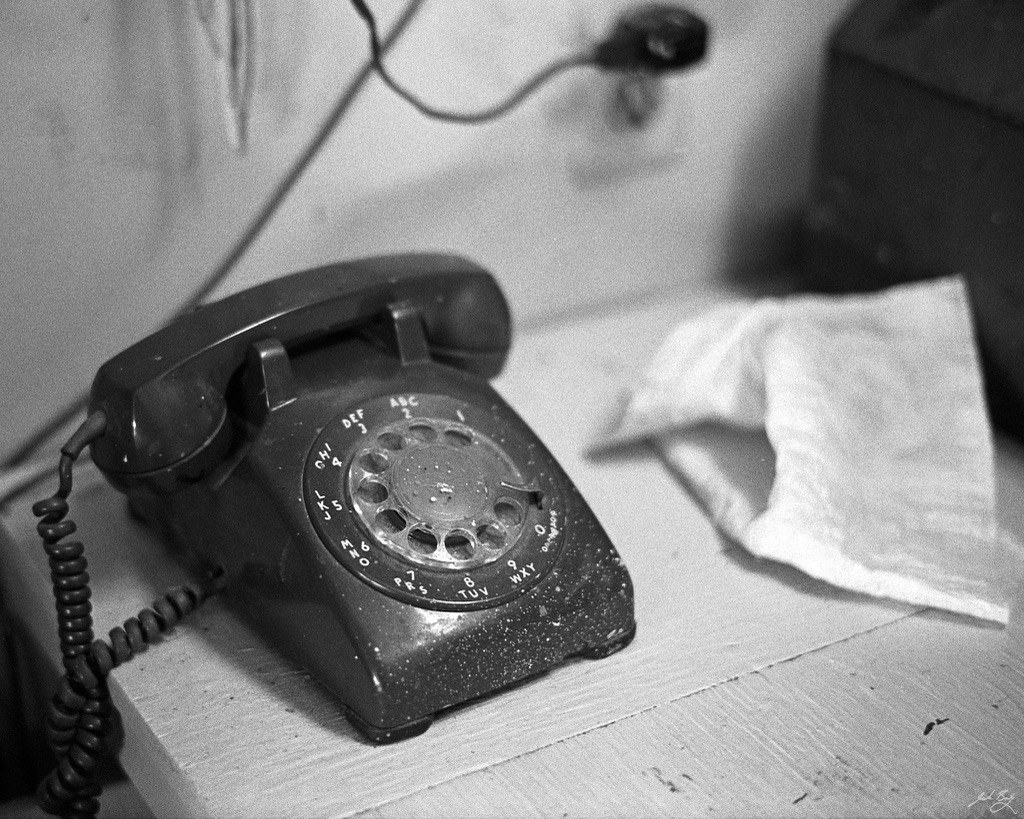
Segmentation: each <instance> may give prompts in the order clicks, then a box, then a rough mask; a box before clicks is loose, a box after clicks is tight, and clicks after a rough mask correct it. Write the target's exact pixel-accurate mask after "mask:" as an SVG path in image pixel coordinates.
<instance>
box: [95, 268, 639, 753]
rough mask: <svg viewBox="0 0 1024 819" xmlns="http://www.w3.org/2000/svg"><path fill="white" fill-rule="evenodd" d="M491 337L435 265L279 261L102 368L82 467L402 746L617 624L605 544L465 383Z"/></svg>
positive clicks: (524, 435)
mask: <svg viewBox="0 0 1024 819" xmlns="http://www.w3.org/2000/svg"><path fill="white" fill-rule="evenodd" d="M510 340H511V321H510V315H509V310H508V306H507V304H506V302H505V299H504V297H503V295H502V293H501V291H500V289H499V288H498V286H497V284H496V283H495V281H494V279H493V278H492V277H491V276H490V274H489V273H487V272H486V271H485V270H484V269H483V268H481V267H479V266H478V265H476V264H474V263H472V262H470V261H468V260H466V259H463V258H460V257H457V256H451V255H442V254H407V255H396V256H385V257H379V258H372V259H364V260H360V261H354V262H349V263H344V264H336V265H330V266H327V267H321V268H317V269H315V270H309V271H305V272H302V273H296V274H294V275H291V276H286V277H284V278H280V279H277V280H274V281H270V282H267V283H265V284H261V285H258V286H256V287H253V288H250V289H248V290H245V291H242V292H239V293H236V294H234V295H231V296H228V297H227V298H224V299H223V300H221V301H219V302H216V303H213V304H210V305H208V306H204V307H201V308H199V309H197V310H196V311H195V312H193V313H191V314H189V315H186V316H184V317H182V318H180V319H178V320H177V321H175V322H174V323H172V324H170V325H168V326H167V327H165V328H164V329H162V330H160V331H158V332H156V333H154V334H153V335H151V336H149V337H148V338H146V339H143V340H142V341H140V342H138V343H137V344H135V345H134V346H132V347H130V348H128V349H127V350H125V351H124V352H122V353H120V354H118V355H117V356H115V357H114V358H112V359H111V360H110V361H108V362H107V363H106V364H104V365H103V367H101V368H100V370H99V371H98V373H97V375H96V378H95V381H94V383H93V388H92V393H91V400H90V411H91V412H102V413H103V414H104V416H105V418H106V427H105V431H104V433H103V435H102V436H101V437H99V438H98V439H96V440H95V441H93V442H92V444H91V448H92V458H93V461H94V462H95V463H96V465H97V466H98V467H99V468H100V470H101V471H102V472H103V474H104V475H105V477H106V478H107V479H108V481H109V482H110V483H111V484H112V485H113V486H114V487H116V488H117V489H119V490H120V491H122V492H124V493H126V494H127V495H128V497H129V500H130V504H131V507H132V509H133V511H135V512H136V513H137V515H139V516H140V517H141V518H142V519H143V520H144V521H146V522H148V523H149V524H151V525H152V526H154V527H155V528H157V529H158V530H159V531H160V532H161V533H162V534H163V535H164V536H165V537H166V538H167V539H168V540H170V541H172V542H173V543H174V544H176V545H177V546H178V547H181V548H184V549H186V550H188V551H189V552H190V553H192V554H194V555H196V556H198V557H199V558H200V559H202V560H204V561H206V562H208V563H209V564H212V565H216V566H218V567H220V568H221V569H222V570H223V572H224V573H225V575H226V579H227V591H226V593H225V599H226V600H227V602H228V603H229V604H230V605H232V606H233V607H234V608H235V609H236V610H237V611H238V612H239V613H240V614H241V615H242V616H243V617H245V618H246V619H247V620H248V621H249V622H250V623H251V624H252V625H253V626H254V627H256V628H257V629H258V630H259V631H260V632H261V633H262V634H263V635H264V636H265V637H266V638H267V639H268V640H269V641H270V642H272V643H273V644H274V645H276V646H278V647H279V649H280V650H281V651H282V652H283V653H285V654H287V655H289V656H290V657H291V658H292V659H293V660H294V661H296V662H297V663H298V664H300V665H302V666H303V667H304V668H306V669H307V670H308V671H310V672H311V673H312V674H313V675H314V676H316V677H317V678H318V679H319V680H320V681H321V683H323V684H324V685H325V687H326V688H327V689H329V690H330V691H331V692H332V693H333V694H334V695H335V696H336V697H337V698H338V699H339V701H340V702H341V704H342V707H343V708H344V709H345V713H346V716H347V717H348V719H349V721H350V722H351V723H352V724H353V725H354V726H355V727H356V728H357V729H358V730H359V731H360V732H361V733H362V734H363V735H364V736H365V737H366V738H367V739H369V740H371V741H374V742H390V741H394V740H398V739H402V738H405V737H409V736H413V735H415V734H418V733H420V732H422V731H424V730H426V728H427V727H428V726H429V725H430V723H431V722H432V720H433V719H434V717H435V715H436V714H437V713H439V712H441V711H443V710H444V709H446V708H448V707H450V706H452V705H455V704H457V703H461V702H465V701H466V700H469V699H473V698H476V697H479V696H481V695H484V694H489V693H491V692H494V691H497V690H500V689H502V688H504V687H506V686H509V685H511V684H513V683H515V682H517V681H519V680H522V679H524V678H526V677H530V676H533V675H536V674H539V673H540V672H542V671H545V670H547V669H549V668H551V667H552V666H554V665H557V664H559V663H561V662H563V661H564V660H565V659H567V658H569V657H574V656H585V657H593V658H597V657H603V656H607V655H608V654H611V653H612V652H614V651H617V650H619V649H621V648H623V647H625V646H626V645H627V644H628V643H629V642H630V640H631V639H632V637H633V635H634V633H635V629H636V625H635V621H634V617H633V591H632V584H631V581H630V578H629V574H628V572H627V570H626V568H625V566H624V565H623V564H622V561H621V560H620V558H619V556H618V554H617V553H616V551H615V548H614V547H613V545H612V544H611V542H610V540H609V539H608V536H607V535H606V534H605V532H604V530H603V529H602V528H601V526H600V524H599V522H598V521H597V519H596V517H595V516H594V514H593V512H592V511H591V510H590V508H589V507H588V506H587V504H586V502H585V501H584V500H583V498H582V497H581V496H580V494H579V492H578V490H577V489H576V487H575V486H574V485H573V484H572V481H571V480H570V479H569V477H568V476H567V475H566V474H565V472H564V471H563V470H562V469H561V467H560V466H559V465H558V464H557V462H556V461H555V459H554V458H553V457H552V456H551V454H550V452H548V451H547V449H546V448H545V447H544V445H543V444H542V443H541V442H540V440H539V439H538V438H537V437H536V435H535V434H534V433H533V432H532V431H531V430H530V429H529V427H528V426H527V425H526V424H525V422H523V420H522V419H520V418H519V416H518V415H516V413H515V412H514V411H513V410H512V409H511V408H510V407H509V406H508V405H507V404H506V403H505V402H504V400H503V399H502V398H501V397H500V396H499V395H498V393H497V392H495V391H494V389H493V388H492V387H491V386H490V384H489V383H488V381H487V379H488V378H491V377H493V376H495V375H497V374H498V373H499V372H500V370H501V368H502V366H503V365H504V362H505V359H506V356H507V354H508V349H509V345H510Z"/></svg>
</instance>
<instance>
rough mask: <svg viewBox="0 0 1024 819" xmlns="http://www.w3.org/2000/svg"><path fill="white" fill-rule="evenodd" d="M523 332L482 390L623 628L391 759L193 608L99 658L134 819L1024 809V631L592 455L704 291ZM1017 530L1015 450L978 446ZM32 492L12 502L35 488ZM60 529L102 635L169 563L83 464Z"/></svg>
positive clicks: (41, 615)
mask: <svg viewBox="0 0 1024 819" xmlns="http://www.w3.org/2000/svg"><path fill="white" fill-rule="evenodd" d="M727 297H728V296H726V295H725V294H722V293H720V292H701V293H680V294H677V295H676V296H674V297H671V298H664V299H661V300H660V301H658V302H656V303H648V304H636V305H632V306H628V305H627V306H623V307H622V308H619V309H614V310H611V311H609V312H607V313H605V314H592V315H590V316H587V317H582V318H578V319H575V320H572V321H567V322H564V323H560V324H558V325H557V326H553V325H543V326H541V325H536V326H533V327H531V328H530V329H529V330H528V331H525V332H522V333H521V334H520V335H519V336H518V337H517V338H516V340H515V344H514V347H513V352H512V356H511V359H510V361H509V364H508V367H507V369H506V371H505V372H504V374H503V375H502V376H501V377H500V378H499V379H498V380H497V382H496V386H497V387H498V389H499V391H500V392H501V393H502V394H503V395H504V396H505V397H506V398H507V400H508V401H509V403H510V404H511V405H512V406H513V407H514V408H515V409H516V410H517V411H518V412H519V413H520V414H521V415H522V416H523V417H524V418H525V419H526V420H527V422H528V423H529V424H530V425H531V426H532V427H533V428H534V430H535V431H536V432H537V433H538V434H539V436H540V437H541V438H542V439H543V440H544V441H545V443H546V444H547V445H548V447H549V448H550V449H551V450H552V452H553V453H554V454H555V456H556V457H557V458H558V459H559V461H560V462H561V463H562V465H563V466H564V467H565V469H566V471H567V472H568V473H569V475H570V476H571V477H572V479H573V480H574V481H575V482H576V483H577V485H578V487H579V489H580V490H581V492H582V494H583V496H584V497H585V498H586V499H587V500H588V501H589V503H590V505H591V507H592V508H593V509H594V511H595V512H596V514H597V516H598V518H599V519H600V520H601V522H602V523H603V525H604V527H605V529H606V530H607V531H608V533H609V535H610V536H611V539H612V541H613V542H614V543H615V545H616V547H617V549H618V550H619V552H620V554H621V555H622V557H623V559H624V561H625V563H626V565H627V566H628V568H629V570H630V573H631V575H632V578H633V582H634V586H635V592H636V618H637V623H638V631H637V636H636V639H635V640H634V642H633V643H632V644H631V645H630V646H629V647H628V648H627V649H626V650H624V651H622V652H619V653H618V654H615V655H613V656H611V657H608V658H606V659H602V660H579V661H573V662H570V663H568V664H566V665H563V666H562V667H559V668H557V669H555V670H554V671H551V672H549V673H547V674H545V675H543V676H541V677H540V678H537V679H534V680H532V681H529V682H527V683H524V684H521V685H519V686H517V687H515V688H513V689H512V690H509V691H505V692H503V693H500V694H498V695H495V696H491V697H488V698H486V699H483V700H481V701H477V702H473V703H471V704H468V705H464V706H461V707H458V708H455V709H452V710H451V711H450V712H447V713H444V714H442V715H441V716H440V717H439V718H438V719H437V720H436V721H435V723H434V725H433V726H432V727H431V728H430V729H429V730H428V731H427V732H426V733H425V734H423V735H422V736H420V737H416V738H414V739H410V740H406V741H404V742H401V743H398V744H395V745H388V746H372V745H369V744H367V743H365V742H364V741H362V740H361V739H359V738H358V737H357V735H356V734H355V732H354V731H353V729H352V728H351V727H350V726H349V724H348V723H347V722H346V721H345V719H344V718H343V716H342V714H341V711H340V709H339V708H338V706H337V703H336V702H335V701H334V700H333V699H332V698H331V697H330V696H329V695H328V694H327V693H326V691H325V690H323V689H322V688H321V687H320V685H319V684H318V683H317V682H316V681H315V680H313V679H312V678H311V677H310V676H309V675H308V674H306V673H305V672H304V671H303V670H302V669H301V668H298V667H296V666H294V665H293V664H291V663H290V662H289V661H287V660H285V659H284V658H282V657H281V655H280V654H279V653H278V652H277V651H276V650H275V649H274V648H273V647H272V646H270V645H268V644H267V643H266V642H264V641H263V640H262V639H261V638H260V637H258V636H256V635H255V634H254V633H253V632H252V631H251V630H250V629H249V628H248V627H247V626H246V625H245V624H244V623H242V622H241V621H239V620H238V619H237V618H236V617H235V615H234V614H233V613H232V612H231V611H229V610H228V609H227V608H226V607H225V606H224V605H223V603H222V602H221V601H219V600H213V601H210V602H209V603H208V604H207V605H206V606H205V607H204V608H203V609H201V610H200V611H199V612H197V613H196V614H194V615H193V616H192V617H191V618H190V619H189V620H188V621H186V622H185V623H183V624H181V625H179V626H178V628H177V629H176V630H175V631H174V633H173V634H171V635H170V636H169V637H168V638H167V639H166V640H165V641H164V642H163V644H161V645H159V646H157V647H155V648H153V649H151V650H149V651H147V652H146V653H145V654H142V655H140V656H138V657H137V658H136V659H135V660H133V661H132V662H131V663H128V664H127V665H125V666H122V667H121V668H119V669H117V670H115V671H114V672H113V674H112V678H111V689H112V692H113V696H114V699H115V702H116V704H117V706H118V708H119V710H120V712H121V714H122V718H123V721H124V727H125V740H124V747H123V750H122V752H121V755H120V758H121V761H122V764H123V766H124V768H125V770H126V771H127V773H128V774H129V776H130V777H131V779H132V781H133V783H134V785H135V787H136V788H137V789H138V791H139V793H140V794H141V796H142V797H143V798H144V799H145V801H146V802H147V803H148V805H149V806H150V808H151V810H152V811H153V813H154V814H156V815H157V816H169V817H171V816H296V817H311V816H352V815H363V816H376V817H392V816H393V817H404V816H414V815H415V816H435V815H436V816H445V817H452V816H512V815H514V816H609V815H612V816H614V815H619V816H626V815H629V816H637V815H671V816H689V815H706V814H712V815H727V816H728V815H759V816H804V815H834V816H909V815H928V816H983V815H988V814H990V813H991V814H993V815H1000V816H1001V817H1002V818H1003V819H1005V817H1007V816H1012V815H1014V814H1015V813H1018V814H1024V622H1022V617H1021V602H1022V600H1021V599H1020V598H1018V600H1017V602H1016V605H1015V608H1014V613H1013V616H1012V619H1011V622H1010V625H1009V626H1008V627H1006V628H1000V627H996V626H991V625H987V624H984V623H980V622H978V621H973V620H969V619H966V618H962V617H954V616H950V615H945V614H941V613H937V612H934V611H927V610H924V611H921V610H915V609H913V608H911V607H908V606H903V605H899V604H896V603H889V602H884V601H878V600H874V599H870V598H867V597H863V596H860V595H857V594H853V593H847V592H843V591H840V590H837V589H835V588H832V587H830V586H827V585H825V584H823V583H821V582H818V581H815V580H812V579H809V578H807V577H805V576H804V575H802V574H801V573H800V572H798V571H796V570H793V569H790V568H788V567H785V566H781V565H777V564H770V563H765V562H760V561H758V560H756V559H754V558H752V557H750V556H748V555H747V554H746V553H744V552H743V551H742V550H740V549H739V548H738V547H737V546H735V545H733V544H730V543H728V542H725V541H723V539H722V538H721V537H720V536H719V535H718V534H717V533H716V532H715V531H714V530H713V529H712V527H711V526H710V525H709V523H708V522H707V520H706V518H705V517H704V515H703V514H702V513H701V511H700V509H699V508H698V507H697V505H696V504H695V502H694V500H693V499H692V498H691V497H690V496H689V495H688V494H687V492H686V490H685V489H684V488H683V487H682V486H681V485H680V484H679V483H678V482H677V481H676V479H675V478H673V476H672V475H671V474H670V472H669V470H668V469H667V468H666V467H665V465H664V464H663V463H662V462H661V461H660V460H659V458H658V456H657V455H656V453H655V452H654V451H653V450H652V449H650V448H648V447H647V446H646V445H638V446H636V447H635V448H631V449H628V450H618V451H615V452H614V453H608V452H604V453H601V454H593V453H594V449H595V446H596V445H597V444H598V443H599V442H600V440H601V434H602V431H603V430H605V429H606V428H607V427H608V425H609V424H611V423H612V422H613V421H614V420H615V418H616V413H617V410H618V408H619V407H620V406H621V401H622V396H623V395H624V392H625V390H626V389H627V388H628V386H629V385H630V383H632V380H633V379H634V377H635V374H636V373H637V372H638V370H639V369H641V368H642V367H644V366H645V364H646V362H647V361H649V359H650V357H651V355H652V353H653V351H654V349H655V347H656V346H657V344H658V343H659V342H660V341H661V339H662V338H663V337H664V336H665V334H666V333H667V332H668V330H669V328H670V327H671V326H673V324H674V323H675V322H676V321H678V320H679V319H681V318H683V317H684V316H686V315H689V314H693V313H695V312H697V311H700V310H702V309H706V308H707V307H708V306H710V305H711V304H712V303H714V302H716V301H720V300H721V299H723V298H727ZM998 472H999V476H998V477H999V491H1000V514H1001V516H1002V520H1003V524H1004V525H1005V526H1007V527H1008V528H1009V529H1011V530H1012V531H1014V532H1015V533H1016V535H1017V537H1018V538H1019V539H1024V512H1022V510H1024V454H1022V450H1021V449H1020V448H1019V447H1017V446H1016V445H1013V444H1010V443H1008V442H1006V441H1000V442H999V447H998ZM51 491H52V487H50V486H49V485H46V486H43V487H38V488H37V489H36V490H34V491H33V492H32V493H30V494H31V496H32V498H33V499H34V497H35V495H40V496H41V495H43V494H49V493H50V492H51ZM71 501H72V517H73V518H75V519H76V521H77V522H78V524H79V531H80V534H81V536H82V539H83V540H84V541H85V542H86V544H87V547H88V548H89V551H90V572H91V574H92V576H93V580H94V593H95V598H94V599H95V608H96V614H95V619H96V622H97V631H98V632H100V633H103V632H105V631H106V630H107V629H108V628H110V627H111V626H113V625H115V624H117V623H119V622H121V621H122V620H123V619H125V618H126V617H128V616H130V615H131V614H134V613H135V612H136V611H137V610H138V609H139V608H141V607H142V606H145V605H148V604H149V603H150V601H151V600H152V599H153V597H154V596H155V595H156V594H157V593H159V592H160V591H162V590H163V589H164V588H165V587H166V586H169V585H172V584H174V583H176V582H180V581H181V580H182V579H183V577H184V575H183V573H182V569H181V568H180V567H179V566H178V565H177V564H176V563H174V562H173V561H171V560H170V559H169V558H168V557H167V555H166V553H165V551H164V549H163V547H162V546H161V544H160V543H159V541H158V540H157V539H156V538H155V537H154V536H153V535H152V534H151V533H149V532H148V531H146V530H145V529H144V528H142V527H141V526H140V525H139V524H138V523H136V522H135V521H133V520H131V519H130V518H129V517H128V515H127V514H126V510H125V504H124V500H123V498H122V497H121V496H119V495H118V494H117V493H115V492H114V491H113V490H112V489H110V488H109V487H108V486H107V485H106V484H105V483H104V482H103V481H102V480H101V478H100V477H99V475H98V473H97V472H96V471H95V470H94V469H92V468H91V467H85V468H83V469H81V470H80V471H79V473H77V474H76V489H75V492H74V494H73V495H72V498H71ZM28 506H29V503H28V498H25V499H22V500H20V501H19V502H17V503H16V504H14V505H12V506H10V507H9V508H7V509H6V510H5V522H6V524H7V526H8V528H9V530H10V533H11V540H12V543H10V544H5V547H4V549H3V550H2V552H0V561H2V567H0V568H2V571H0V578H2V580H0V582H2V583H3V586H4V587H3V589H2V591H3V594H4V597H5V599H6V600H7V601H9V602H11V603H13V604H14V608H15V612H14V614H15V616H16V618H17V619H18V621H19V622H20V623H23V624H24V625H25V627H26V628H27V629H28V631H29V632H30V633H31V635H32V638H33V639H35V640H38V641H39V642H40V644H42V645H45V646H47V647H48V650H49V651H50V655H51V659H52V660H53V662H54V664H55V665H54V667H56V651H55V641H56V638H55V636H54V635H55V622H54V621H55V618H54V615H53V613H52V599H51V596H50V592H49V586H48V580H47V570H46V567H45V561H44V558H43V555H42V551H41V548H40V547H39V546H38V543H37V541H36V538H35V535H34V529H33V522H32V520H31V518H30V513H29V509H28Z"/></svg>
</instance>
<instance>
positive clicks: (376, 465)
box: [359, 449, 390, 475]
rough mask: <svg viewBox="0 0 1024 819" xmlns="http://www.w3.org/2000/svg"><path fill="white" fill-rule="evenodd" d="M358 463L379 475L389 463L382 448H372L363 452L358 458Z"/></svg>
mask: <svg viewBox="0 0 1024 819" xmlns="http://www.w3.org/2000/svg"><path fill="white" fill-rule="evenodd" d="M359 465H360V466H361V467H362V468H363V469H365V470H366V471H367V472H370V473H372V474H374V475H379V474H380V473H381V472H384V471H385V470H386V469H387V468H388V466H389V465H390V464H389V461H388V455H387V452H385V451H384V450H382V449H373V450H370V451H369V452H366V453H363V455H362V457H360V458H359Z"/></svg>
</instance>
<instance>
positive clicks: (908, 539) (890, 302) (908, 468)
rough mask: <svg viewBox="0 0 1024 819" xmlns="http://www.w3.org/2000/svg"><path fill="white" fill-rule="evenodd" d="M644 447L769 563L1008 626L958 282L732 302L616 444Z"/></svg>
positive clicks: (660, 375) (1011, 557)
mask: <svg viewBox="0 0 1024 819" xmlns="http://www.w3.org/2000/svg"><path fill="white" fill-rule="evenodd" d="M639 437H643V438H656V439H657V440H658V441H659V444H660V446H661V448H662V450H663V452H664V455H665V457H666V458H667V460H668V461H669V463H670V464H671V465H672V466H673V468H674V469H676V470H678V472H679V474H680V475H681V476H682V477H683V478H684V480H685V481H686V482H687V483H688V484H689V486H690V488H691V489H692V491H693V492H694V493H695V494H696V495H697V496H698V497H699V498H700V499H701V501H702V502H703V504H704V505H705V507H706V509H707V510H708V513H709V514H710V515H711V517H712V519H713V521H714V522H715V524H716V525H717V526H718V527H719V528H720V529H721V530H722V531H723V532H724V533H725V534H726V535H728V536H729V537H731V538H732V539H734V540H736V541H738V542H739V543H741V544H742V545H743V546H745V547H746V548H747V549H748V550H749V551H751V552H752V553H754V554H756V555H759V556H761V557H765V558H771V559H774V560H780V561H784V562H786V563H789V564H792V565H794V566H796V567H798V568H800V569H802V570H803V571H805V572H807V573H808V574H810V575H812V576H814V577H817V578H819V579H822V580H825V581H828V582H830V583H833V584H835V585H838V586H842V587H845V588H849V589H854V590H856V591H860V592H865V593H867V594H871V595H875V596H880V597H888V598H893V599H896V600H902V601H906V602H909V603H913V604H918V605H922V606H933V607H938V608H943V609H948V610H951V611H955V612H961V613H964V614H969V615H972V616H975V617H980V618H984V619H987V620H994V621H997V622H1000V623H1006V622H1007V620H1008V617H1009V611H1008V603H1007V597H1008V591H1011V590H1012V586H1013V584H1014V583H1015V579H1016V578H1018V577H1019V576H1020V574H1019V573H1020V565H1021V564H1020V560H1019V557H1020V553H1019V552H1018V551H1016V547H1015V546H1014V545H1013V544H1012V543H1008V542H1006V541H1000V538H999V536H998V535H997V527H996V519H995V485H994V481H995V479H994V471H993V445H992V435H991V430H990V427H989V422H988V418H987V415H986V411H985V405H984V399H983V396H982V385H981V377H980V371H979V366H978V360H977V354H976V351H975V341H974V337H973V331H972V324H971V317H970V311H969V307H968V302H967V295H966V289H965V286H964V284H963V282H962V281H961V280H960V279H958V278H952V279H943V280H938V281H931V282H927V283H923V284H913V285H905V286H901V287H896V288H893V289H891V290H889V291H886V292H883V293H878V294H871V295H857V296H841V297H816V296H794V297H789V298H786V299H768V300H762V301H759V302H755V303H749V302H748V303H742V304H731V305H728V306H725V307H721V308H718V309H715V310H712V311H711V312H709V313H707V314H706V315H704V316H702V317H699V318H697V319H694V320H690V321H687V322H684V323H683V324H682V325H681V326H679V327H678V328H677V329H676V330H675V331H674V332H673V333H672V334H671V336H670V337H669V338H668V339H667V340H666V341H665V342H664V344H663V346H662V348H661V350H660V351H659V352H658V353H657V355H656V357H655V359H654V361H653V362H652V364H651V366H650V368H649V370H648V371H647V374H646V376H645V378H644V379H643V382H642V383H641V384H640V385H639V386H638V387H637V389H636V390H635V391H634V393H633V394H632V396H631V398H630V400H629V403H628V405H627V408H626V412H625V415H624V417H623V419H622V421H621V424H620V425H619V427H618V429H617V430H616V432H615V433H614V435H613V438H614V439H615V440H617V441H623V440H628V439H633V438H639ZM769 486H770V490H768V491H767V492H766V489H767V488H768V487H769ZM1007 586H1010V588H1009V589H1008V588H1007Z"/></svg>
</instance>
